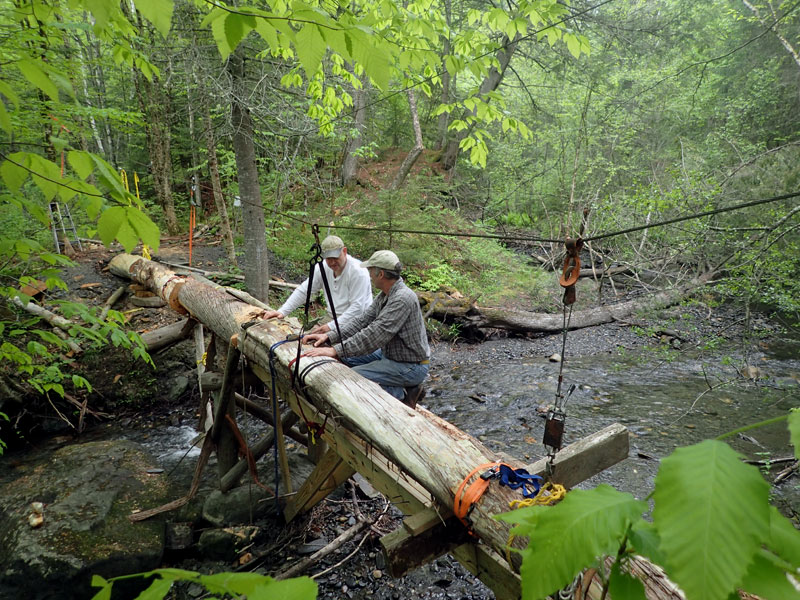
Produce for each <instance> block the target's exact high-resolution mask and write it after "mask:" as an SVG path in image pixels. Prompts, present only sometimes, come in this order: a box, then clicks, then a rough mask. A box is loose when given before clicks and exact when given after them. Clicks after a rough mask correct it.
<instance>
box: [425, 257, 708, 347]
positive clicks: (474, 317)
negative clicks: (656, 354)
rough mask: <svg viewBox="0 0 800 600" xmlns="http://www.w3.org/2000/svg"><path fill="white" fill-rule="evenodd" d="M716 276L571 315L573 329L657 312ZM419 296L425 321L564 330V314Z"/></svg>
mask: <svg viewBox="0 0 800 600" xmlns="http://www.w3.org/2000/svg"><path fill="white" fill-rule="evenodd" d="M713 276H714V273H711V272H709V273H706V274H704V275H702V276H701V277H698V278H697V279H694V280H692V282H691V283H689V284H688V285H686V286H684V287H680V288H675V289H671V290H664V291H662V292H659V293H657V294H654V295H652V296H648V297H646V298H640V299H637V300H629V301H628V302H620V303H618V304H612V305H610V306H598V307H596V308H588V309H585V310H580V311H576V312H573V313H572V316H571V318H570V321H569V328H570V329H582V328H584V327H594V326H595V325H602V324H603V323H611V322H612V321H618V320H620V319H624V318H626V317H628V316H629V315H631V314H633V313H635V312H638V311H640V310H657V309H660V308H664V307H667V306H671V305H673V304H676V303H678V302H680V301H681V300H682V299H683V298H685V297H686V296H688V295H689V294H691V293H692V292H694V291H695V290H696V289H697V288H698V287H701V286H703V285H705V284H706V283H708V282H709V281H710V280H711V278H712V277H713ZM417 296H418V297H419V299H420V304H421V305H422V312H423V313H425V316H426V317H433V318H434V319H439V320H444V319H460V320H462V321H463V322H465V323H467V324H469V325H470V326H472V327H477V328H492V329H508V330H511V331H516V332H520V333H543V332H544V333H558V332H560V331H562V330H563V326H564V324H563V315H562V314H561V313H535V312H526V311H521V310H514V309H510V308H492V307H486V306H484V307H479V306H477V305H476V304H474V303H473V302H472V300H470V299H467V298H451V297H450V296H447V295H445V294H435V293H431V292H419V293H418V294H417Z"/></svg>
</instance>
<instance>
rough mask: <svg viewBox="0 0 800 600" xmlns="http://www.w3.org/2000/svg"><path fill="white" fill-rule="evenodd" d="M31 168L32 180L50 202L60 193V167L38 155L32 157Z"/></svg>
mask: <svg viewBox="0 0 800 600" xmlns="http://www.w3.org/2000/svg"><path fill="white" fill-rule="evenodd" d="M30 166H31V179H33V182H34V183H35V184H36V187H38V188H39V189H40V190H41V191H42V194H44V197H45V200H47V201H48V202H49V201H50V200H52V199H53V197H54V196H55V195H56V193H58V191H59V187H60V185H59V180H60V179H61V170H60V169H59V166H58V165H57V164H55V163H53V162H50V161H49V160H47V159H45V158H44V157H42V156H38V155H36V154H31V155H30Z"/></svg>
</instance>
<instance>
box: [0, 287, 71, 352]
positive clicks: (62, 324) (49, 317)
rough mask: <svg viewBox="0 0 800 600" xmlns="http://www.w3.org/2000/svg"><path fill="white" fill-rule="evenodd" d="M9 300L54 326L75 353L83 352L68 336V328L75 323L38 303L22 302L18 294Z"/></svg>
mask: <svg viewBox="0 0 800 600" xmlns="http://www.w3.org/2000/svg"><path fill="white" fill-rule="evenodd" d="M11 302H12V303H13V304H14V305H15V306H18V307H19V308H21V309H22V310H24V311H26V312H29V313H31V314H32V315H36V316H37V317H39V318H40V319H44V320H45V321H46V322H48V323H49V324H50V325H52V326H53V327H54V328H55V330H54V331H55V332H56V334H57V335H58V337H60V338H61V339H62V340H64V341H65V342H66V343H67V346H69V349H70V350H72V352H74V353H75V354H80V353H81V352H83V350H82V349H81V347H80V346H79V345H78V343H77V342H76V341H75V340H73V339H72V338H71V337H69V332H70V329H72V328H73V327H75V323H73V322H72V321H69V320H67V319H65V318H64V317H60V316H58V315H57V314H55V313H53V312H50V311H49V310H47V309H46V308H44V307H43V306H39V305H38V304H34V303H33V302H27V303H25V302H23V301H22V299H21V298H20V297H19V296H14V297H13V298H11Z"/></svg>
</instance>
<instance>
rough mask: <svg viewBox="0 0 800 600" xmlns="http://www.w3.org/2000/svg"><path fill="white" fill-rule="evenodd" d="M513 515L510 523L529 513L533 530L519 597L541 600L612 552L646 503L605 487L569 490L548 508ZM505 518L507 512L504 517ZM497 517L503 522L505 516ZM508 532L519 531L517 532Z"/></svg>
mask: <svg viewBox="0 0 800 600" xmlns="http://www.w3.org/2000/svg"><path fill="white" fill-rule="evenodd" d="M531 508H532V509H540V510H531V509H528V508H523V509H519V510H518V511H514V513H511V514H513V515H514V516H513V518H512V520H513V521H516V522H520V520H521V519H522V518H523V516H524V514H525V513H528V514H530V516H531V518H532V519H534V520H535V523H536V526H535V528H532V529H527V528H526V527H525V526H524V525H523V530H525V531H529V532H530V538H529V542H528V548H527V549H526V550H525V551H524V552H523V553H522V555H523V560H522V568H521V570H520V575H521V576H522V590H523V592H522V597H523V599H524V600H534V599H538V598H544V597H545V596H547V595H548V594H551V593H553V592H555V591H556V590H559V589H561V588H563V587H564V586H565V585H567V584H568V583H569V582H570V581H572V578H573V577H574V576H575V573H577V572H579V571H580V570H581V569H583V568H584V567H586V566H587V565H589V564H591V563H592V562H594V560H595V558H596V557H598V556H602V555H604V554H609V553H616V552H617V550H618V549H619V545H620V543H621V541H622V539H623V537H624V536H625V532H626V531H627V530H628V527H629V526H630V524H631V523H632V522H633V521H634V520H638V519H639V518H640V517H641V514H642V513H643V512H645V511H646V510H647V504H646V503H645V502H642V501H640V500H636V499H635V498H634V497H633V496H632V495H631V494H627V493H623V492H618V491H617V490H615V489H614V488H612V487H611V486H609V485H605V484H602V485H599V486H598V487H596V488H595V489H593V490H573V491H571V492H569V493H568V494H567V496H566V498H565V499H564V500H562V501H561V502H560V503H559V504H557V505H556V506H552V507H531ZM506 514H508V513H506ZM499 518H501V519H503V520H505V516H504V515H501V516H499ZM512 532H513V533H519V532H518V531H517V528H515V529H512Z"/></svg>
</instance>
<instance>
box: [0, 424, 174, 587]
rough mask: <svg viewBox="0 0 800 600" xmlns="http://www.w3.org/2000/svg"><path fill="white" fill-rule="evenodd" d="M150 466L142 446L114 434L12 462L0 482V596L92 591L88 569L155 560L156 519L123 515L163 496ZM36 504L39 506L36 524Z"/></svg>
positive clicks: (143, 565)
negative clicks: (10, 475) (11, 474)
mask: <svg viewBox="0 0 800 600" xmlns="http://www.w3.org/2000/svg"><path fill="white" fill-rule="evenodd" d="M155 466H156V464H155V461H154V460H153V458H152V457H151V456H150V455H148V454H147V452H146V451H145V450H144V449H143V448H142V447H141V446H139V445H138V444H136V443H134V442H130V441H125V440H117V441H102V442H90V443H86V444H78V445H70V446H65V447H62V448H60V449H58V450H56V451H55V452H54V453H53V454H51V455H50V456H49V457H47V458H46V459H45V458H42V459H38V460H32V461H31V462H29V463H26V464H24V465H22V466H20V467H18V468H17V469H16V471H19V472H20V475H19V477H17V478H16V479H14V480H13V481H8V479H6V482H4V483H3V484H2V485H1V486H0V598H26V599H29V600H30V599H55V598H58V599H59V600H62V599H63V600H72V599H76V600H77V599H79V598H80V599H84V598H91V597H92V595H93V593H94V591H97V590H94V591H92V588H91V578H92V575H94V574H97V575H101V576H103V577H105V578H109V577H116V576H119V575H126V574H129V573H137V572H141V571H147V570H150V569H154V568H156V567H158V565H159V563H160V561H161V556H162V553H163V545H164V526H163V523H160V522H157V521H145V522H141V523H132V522H131V521H130V520H129V519H128V516H129V515H130V514H131V513H132V512H133V511H134V510H136V509H146V508H151V507H153V506H158V505H160V504H163V503H164V502H166V501H168V500H169V499H170V498H169V490H168V489H167V485H166V483H165V480H164V478H163V477H162V476H158V475H148V474H147V469H149V468H153V467H155ZM35 503H42V505H43V507H42V509H41V511H40V514H41V516H42V523H41V525H40V526H38V527H36V528H34V527H32V526H31V525H30V524H29V520H28V519H29V516H30V515H31V514H36V511H34V510H33V508H34V507H37V506H38V505H37V504H35ZM137 581H138V580H137ZM139 585H142V582H139ZM115 588H116V586H115Z"/></svg>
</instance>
